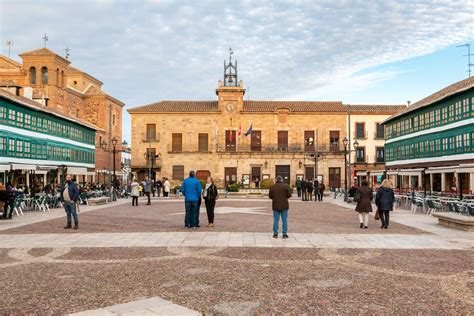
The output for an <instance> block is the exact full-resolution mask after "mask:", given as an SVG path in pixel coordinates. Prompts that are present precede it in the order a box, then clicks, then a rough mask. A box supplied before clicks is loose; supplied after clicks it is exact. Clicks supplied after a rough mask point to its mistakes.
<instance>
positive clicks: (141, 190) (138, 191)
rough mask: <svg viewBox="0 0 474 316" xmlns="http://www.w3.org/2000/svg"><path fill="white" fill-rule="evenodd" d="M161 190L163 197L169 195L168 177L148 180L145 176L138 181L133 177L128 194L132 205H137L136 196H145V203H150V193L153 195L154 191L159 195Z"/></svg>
mask: <svg viewBox="0 0 474 316" xmlns="http://www.w3.org/2000/svg"><path fill="white" fill-rule="evenodd" d="M162 191H163V196H164V197H169V194H170V192H171V185H170V182H169V181H168V178H163V181H160V180H158V181H156V182H155V181H153V180H150V177H149V176H145V179H144V180H143V181H141V182H140V183H139V182H138V181H137V179H133V180H132V182H130V195H131V196H132V206H138V197H139V196H146V197H147V198H148V202H147V205H150V204H151V195H152V194H153V197H154V196H155V193H156V194H157V195H158V197H160V196H161V192H162Z"/></svg>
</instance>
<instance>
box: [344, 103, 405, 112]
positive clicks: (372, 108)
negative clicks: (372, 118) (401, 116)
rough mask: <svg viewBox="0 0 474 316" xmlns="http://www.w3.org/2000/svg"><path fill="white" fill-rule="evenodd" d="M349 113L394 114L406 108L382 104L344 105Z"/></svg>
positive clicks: (401, 105)
mask: <svg viewBox="0 0 474 316" xmlns="http://www.w3.org/2000/svg"><path fill="white" fill-rule="evenodd" d="M344 106H345V107H346V109H349V107H350V110H351V113H358V112H359V113H381V114H385V113H387V114H395V113H398V112H400V111H403V110H405V109H406V108H407V106H406V105H403V104H400V105H384V104H351V105H344Z"/></svg>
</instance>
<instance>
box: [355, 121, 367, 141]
mask: <svg viewBox="0 0 474 316" xmlns="http://www.w3.org/2000/svg"><path fill="white" fill-rule="evenodd" d="M355 132H356V134H355V138H365V123H356V130H355Z"/></svg>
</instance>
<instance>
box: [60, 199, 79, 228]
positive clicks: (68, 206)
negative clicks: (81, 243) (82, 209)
mask: <svg viewBox="0 0 474 316" xmlns="http://www.w3.org/2000/svg"><path fill="white" fill-rule="evenodd" d="M63 204H64V210H65V211H66V218H67V225H68V226H71V215H72V217H73V218H74V225H75V226H77V225H79V219H78V217H77V209H76V203H75V202H72V203H71V202H64V203H63Z"/></svg>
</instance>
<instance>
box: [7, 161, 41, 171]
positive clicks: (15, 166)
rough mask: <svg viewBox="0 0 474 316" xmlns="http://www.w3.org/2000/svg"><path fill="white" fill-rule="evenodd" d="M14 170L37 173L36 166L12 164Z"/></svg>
mask: <svg viewBox="0 0 474 316" xmlns="http://www.w3.org/2000/svg"><path fill="white" fill-rule="evenodd" d="M12 170H33V171H36V165H22V164H16V163H14V164H12Z"/></svg>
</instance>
